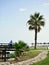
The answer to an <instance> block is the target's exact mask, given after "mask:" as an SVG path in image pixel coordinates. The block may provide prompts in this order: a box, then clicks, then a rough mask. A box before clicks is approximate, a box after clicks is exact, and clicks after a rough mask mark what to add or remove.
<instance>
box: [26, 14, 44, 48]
mask: <svg viewBox="0 0 49 65" xmlns="http://www.w3.org/2000/svg"><path fill="white" fill-rule="evenodd" d="M27 23H28V24H29V30H35V46H34V48H35V49H36V45H37V32H40V30H41V27H42V26H44V24H45V22H44V18H43V15H40V13H35V14H34V15H31V16H30V19H29V20H28V21H27Z"/></svg>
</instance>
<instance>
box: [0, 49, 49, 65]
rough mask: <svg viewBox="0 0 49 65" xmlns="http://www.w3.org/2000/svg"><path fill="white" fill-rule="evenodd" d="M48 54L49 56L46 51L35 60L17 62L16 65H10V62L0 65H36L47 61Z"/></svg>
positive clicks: (0, 64)
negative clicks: (35, 64) (34, 64)
mask: <svg viewBox="0 0 49 65" xmlns="http://www.w3.org/2000/svg"><path fill="white" fill-rule="evenodd" d="M47 54H48V51H46V50H44V51H42V52H41V53H40V54H39V55H38V56H36V57H34V58H31V59H28V60H25V61H22V62H17V63H14V64H10V63H9V62H6V63H4V62H3V63H0V65H30V64H33V63H36V62H38V61H41V60H43V59H45V58H46V57H47Z"/></svg>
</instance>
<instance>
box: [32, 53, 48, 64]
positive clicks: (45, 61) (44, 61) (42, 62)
mask: <svg viewBox="0 0 49 65" xmlns="http://www.w3.org/2000/svg"><path fill="white" fill-rule="evenodd" d="M31 65H49V53H48V55H47V58H45V59H44V60H42V61H40V62H37V63H34V64H31Z"/></svg>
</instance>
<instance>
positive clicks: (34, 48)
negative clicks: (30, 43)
mask: <svg viewBox="0 0 49 65" xmlns="http://www.w3.org/2000/svg"><path fill="white" fill-rule="evenodd" d="M36 45H37V29H35V46H34V49H36Z"/></svg>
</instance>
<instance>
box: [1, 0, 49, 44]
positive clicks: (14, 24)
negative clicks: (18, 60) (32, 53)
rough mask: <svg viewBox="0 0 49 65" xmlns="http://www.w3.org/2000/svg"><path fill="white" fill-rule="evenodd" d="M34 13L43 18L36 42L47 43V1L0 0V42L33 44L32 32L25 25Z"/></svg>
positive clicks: (48, 22) (48, 40) (48, 2)
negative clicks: (42, 25) (39, 14)
mask: <svg viewBox="0 0 49 65" xmlns="http://www.w3.org/2000/svg"><path fill="white" fill-rule="evenodd" d="M35 12H40V13H41V15H44V18H45V26H44V28H42V30H41V32H40V33H38V42H49V0H0V42H9V41H10V40H13V42H17V41H18V40H23V41H25V42H27V43H28V44H29V43H32V42H34V31H29V30H28V25H26V23H27V21H28V19H29V17H30V15H31V14H34V13H35Z"/></svg>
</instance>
